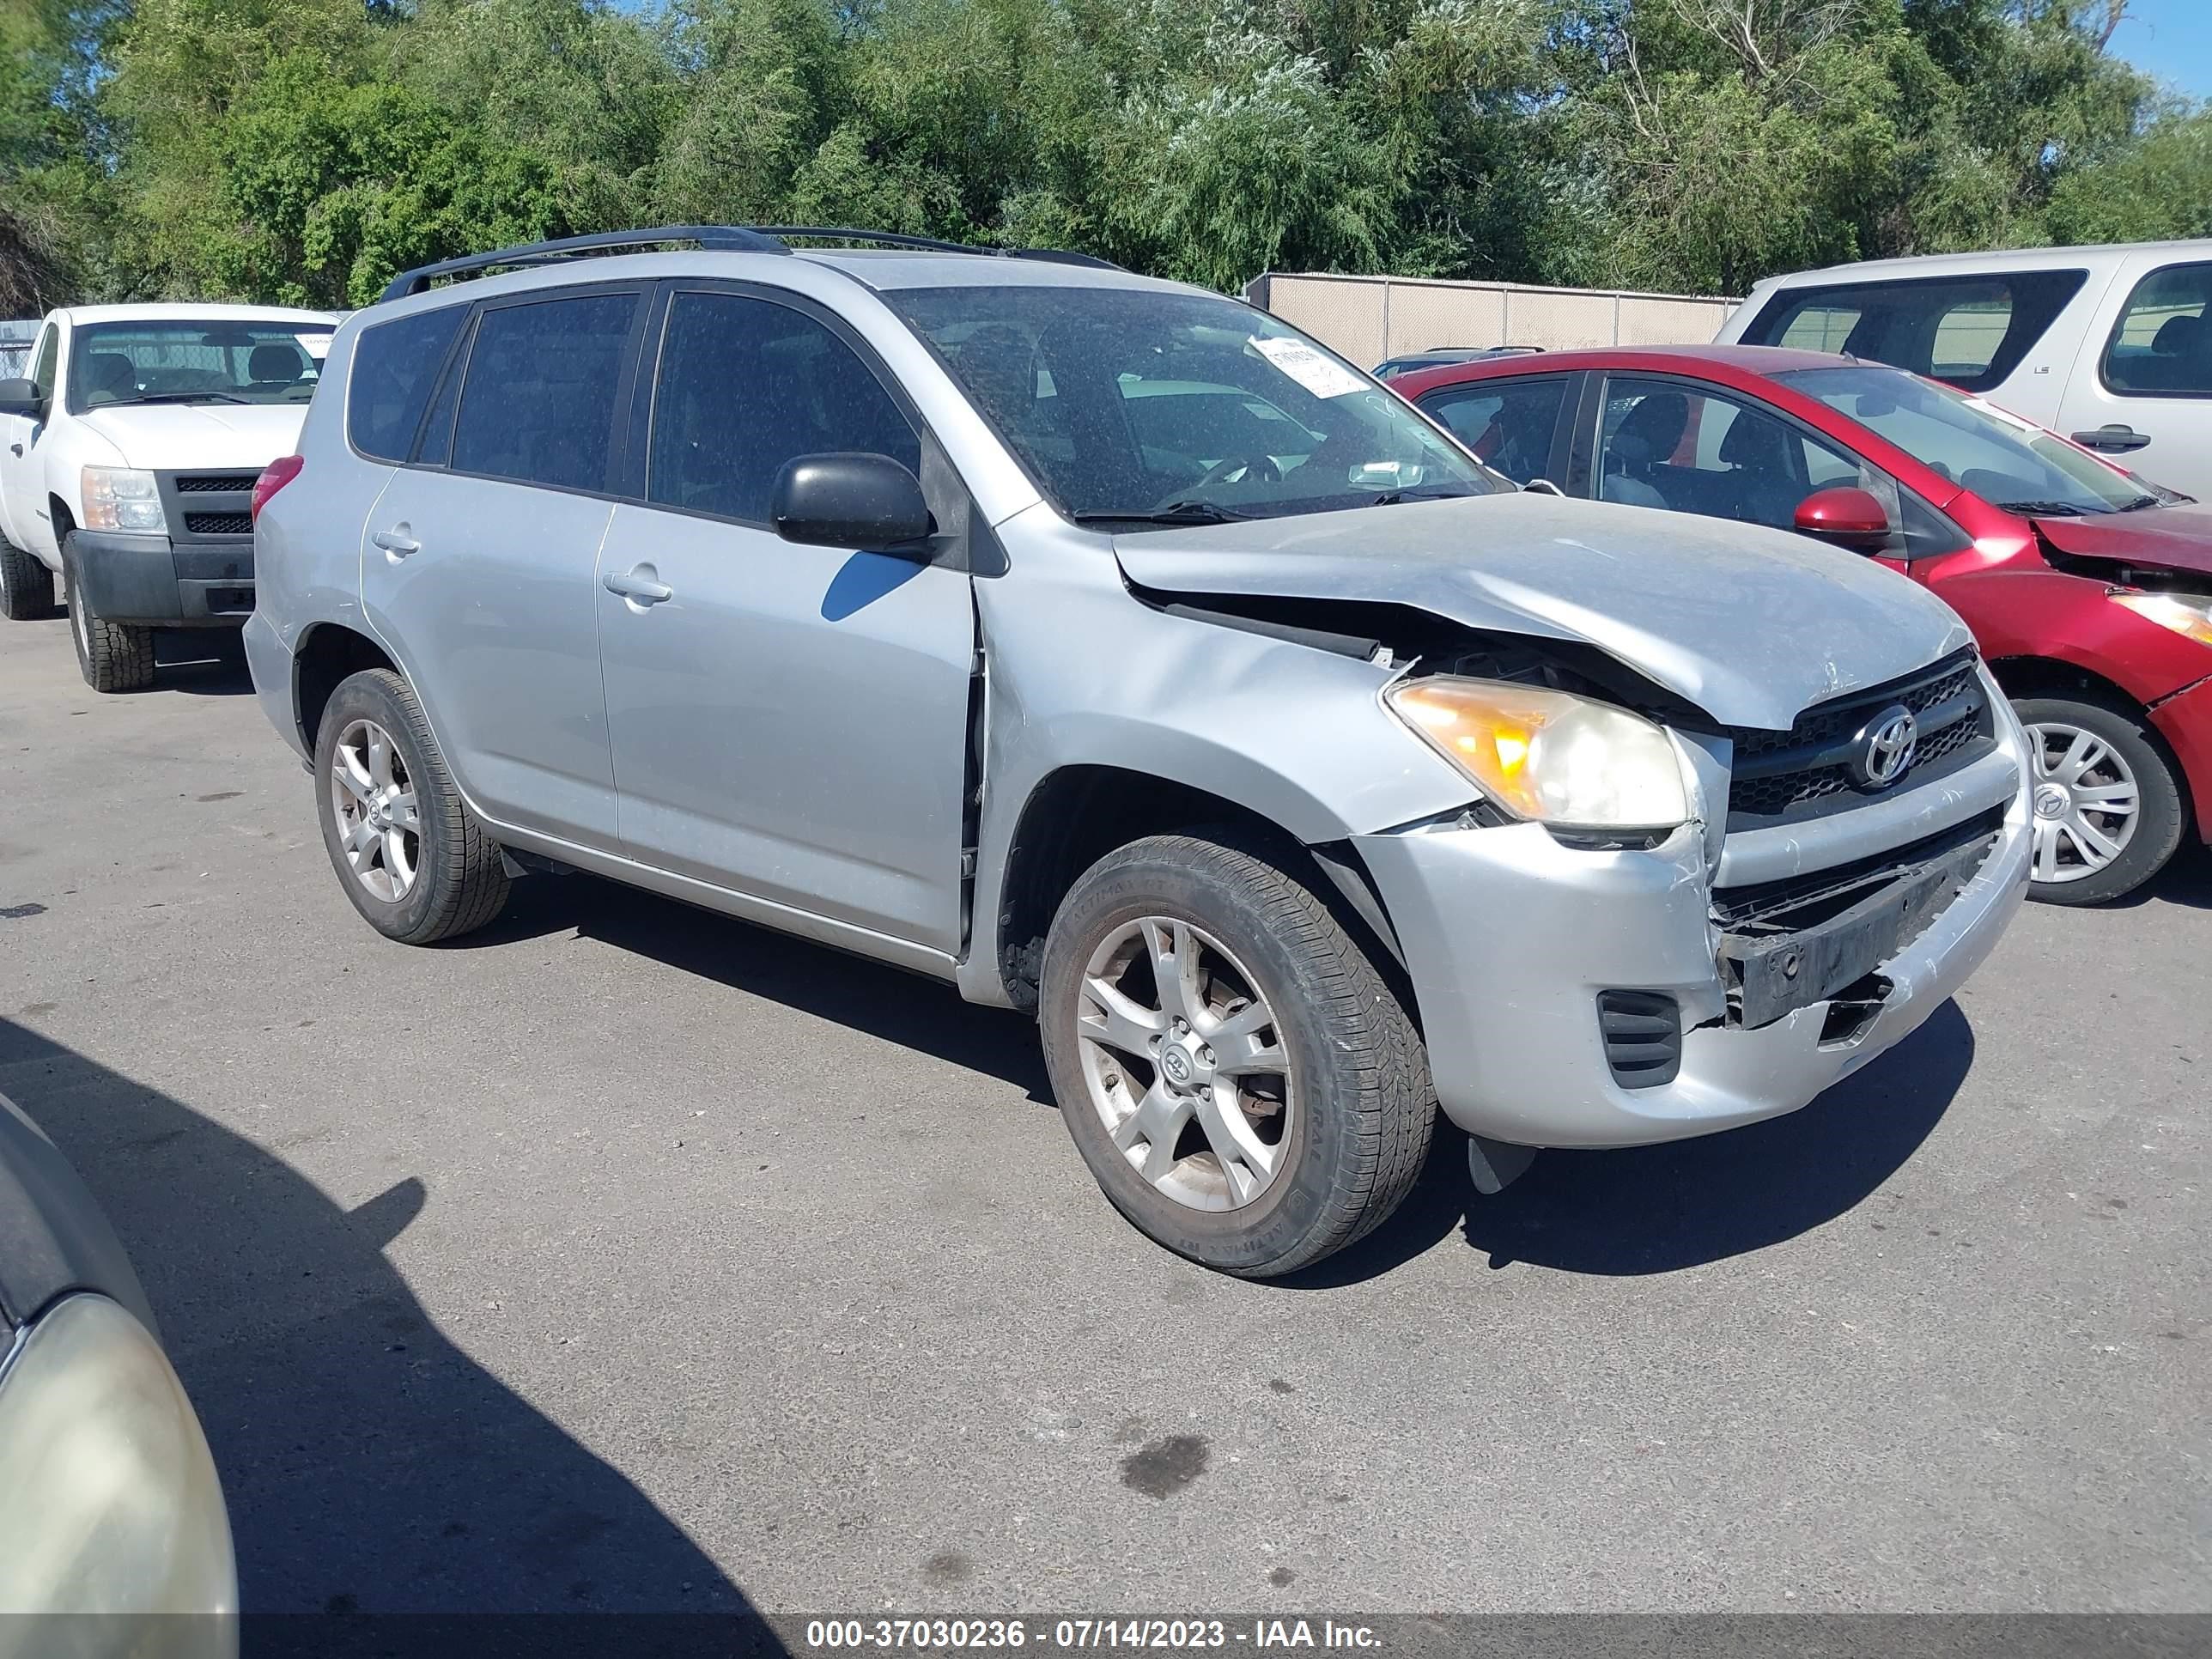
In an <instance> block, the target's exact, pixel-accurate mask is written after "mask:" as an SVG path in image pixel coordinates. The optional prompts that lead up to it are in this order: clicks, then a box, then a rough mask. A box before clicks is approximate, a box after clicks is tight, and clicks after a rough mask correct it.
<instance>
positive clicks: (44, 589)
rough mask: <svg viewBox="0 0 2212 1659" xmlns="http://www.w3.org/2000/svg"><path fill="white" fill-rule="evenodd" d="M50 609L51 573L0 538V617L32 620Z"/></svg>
mask: <svg viewBox="0 0 2212 1659" xmlns="http://www.w3.org/2000/svg"><path fill="white" fill-rule="evenodd" d="M53 611H54V573H53V572H52V571H51V570H49V569H47V568H46V566H44V565H43V564H40V562H39V561H38V560H37V559H36V558H35V557H34V556H32V555H31V554H28V553H26V552H25V551H24V550H22V549H21V548H20V547H17V546H16V545H15V544H14V543H12V542H10V541H8V540H7V539H6V538H0V617H6V618H7V619H8V620H9V622H36V621H38V620H39V619H40V617H51V616H52V615H53Z"/></svg>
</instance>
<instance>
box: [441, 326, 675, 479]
mask: <svg viewBox="0 0 2212 1659" xmlns="http://www.w3.org/2000/svg"><path fill="white" fill-rule="evenodd" d="M638 304H639V296H638V295H635V294H580V295H573V296H571V297H568V298H565V299H559V300H536V301H527V302H525V303H523V304H520V305H503V306H498V307H493V308H491V309H489V310H487V311H485V312H484V313H483V315H482V316H481V318H479V319H478V320H477V333H476V340H475V343H474V344H473V345H472V346H471V348H470V351H469V366H468V376H467V379H466V380H465V382H464V383H463V385H462V387H461V406H460V410H459V414H458V415H457V416H455V418H454V422H453V458H452V465H453V471H456V472H476V473H481V474H483V475H484V476H486V477H494V478H512V479H514V480H515V481H517V482H518V483H534V484H544V485H548V486H550V487H551V488H554V489H586V490H601V489H606V488H607V482H608V481H607V462H608V458H609V456H610V454H611V451H612V449H613V434H614V412H615V393H616V391H617V385H618V383H619V381H620V380H621V379H622V373H623V365H624V363H625V362H626V361H627V358H628V355H629V337H630V329H631V325H633V324H634V323H635V321H636V319H637V311H638Z"/></svg>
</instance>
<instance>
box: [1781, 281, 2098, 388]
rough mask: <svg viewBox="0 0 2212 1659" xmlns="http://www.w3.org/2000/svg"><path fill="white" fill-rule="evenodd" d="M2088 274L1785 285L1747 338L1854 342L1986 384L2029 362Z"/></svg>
mask: <svg viewBox="0 0 2212 1659" xmlns="http://www.w3.org/2000/svg"><path fill="white" fill-rule="evenodd" d="M2088 276H2089V273H2088V272H2087V271H2086V270H2016V271H2005V272H2000V273H1996V274H1992V275H1990V276H1934V277H1907V278H1899V279H1897V280H1895V281H1891V282H1874V283H1866V282H1862V283H1836V284H1832V285H1827V286H1822V287H1817V288H1786V289H1783V290H1782V291H1781V292H1780V293H1778V294H1777V295H1775V296H1774V297H1773V298H1772V299H1771V300H1769V301H1767V302H1766V304H1765V306H1764V307H1761V309H1760V311H1759V315H1758V316H1756V317H1754V318H1753V319H1752V320H1751V323H1750V325H1749V326H1747V328H1746V329H1745V330H1744V331H1743V341H1744V343H1745V344H1747V345H1781V346H1796V347H1800V348H1802V349H1807V350H1813V351H1838V352H1848V353H1849V354H1850V356H1854V357H1865V358H1869V359H1871V360H1872V361H1873V362H1878V363H1888V364H1890V365H1892V366H1893V367H1894V368H1907V369H1911V371H1912V372H1913V373H1914V374H1926V375H1929V376H1931V377H1932V378H1934V379H1936V380H1948V381H1949V382H1950V383H1951V384H1952V385H1953V386H1959V387H1960V388H1962V389H1964V390H1966V391H1968V392H1986V391H1988V390H1989V389H1990V387H1992V386H1996V385H1999V384H2000V383H2001V382H2002V381H2003V380H2004V379H2005V377H2006V376H2007V375H2008V374H2011V373H2012V372H2013V370H2014V369H2015V368H2019V367H2020V363H2021V359H2022V358H2024V357H2026V356H2027V353H2028V350H2029V349H2030V348H2031V347H2032V346H2033V345H2034V344H2035V343H2036V342H2037V341H2038V340H2039V339H2041V338H2042V337H2043V334H2044V331H2045V330H2046V329H2048V328H2049V327H2050V326H2051V322H2052V320H2053V319H2056V318H2057V315H2058V313H2060V312H2061V311H2063V310H2064V309H2065V308H2066V302H2067V301H2069V300H2071V299H2072V298H2073V297H2074V296H2075V295H2076V294H2078V293H2079V292H2081V285H2082V283H2085V282H2087V280H2088Z"/></svg>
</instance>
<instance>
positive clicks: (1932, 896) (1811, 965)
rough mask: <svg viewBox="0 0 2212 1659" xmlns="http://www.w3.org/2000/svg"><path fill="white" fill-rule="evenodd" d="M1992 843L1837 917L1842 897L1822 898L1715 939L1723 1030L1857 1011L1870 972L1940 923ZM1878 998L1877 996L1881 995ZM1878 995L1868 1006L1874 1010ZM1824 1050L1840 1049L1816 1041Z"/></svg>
mask: <svg viewBox="0 0 2212 1659" xmlns="http://www.w3.org/2000/svg"><path fill="white" fill-rule="evenodd" d="M1996 841H1997V837H1996V833H1995V832H1994V831H1992V832H1990V833H1986V834H1983V835H1978V836H1975V837H1974V838H1973V839H1972V840H1971V841H1967V842H1963V843H1960V844H1959V845H1956V846H1954V847H1950V848H1945V849H1943V850H1942V851H1941V852H1938V853H1936V854H1932V855H1930V856H1929V857H1927V858H1924V859H1923V860H1919V861H1918V862H1917V863H1914V864H1911V865H1908V866H1905V867H1903V868H1900V869H1898V870H1896V871H1894V872H1890V873H1889V875H1888V877H1887V879H1885V880H1881V881H1880V882H1878V883H1876V884H1874V885H1873V886H1872V887H1871V888H1870V889H1869V890H1867V891H1865V892H1864V893H1863V895H1860V896H1856V897H1853V898H1852V899H1851V902H1849V903H1846V904H1844V905H1842V907H1841V908H1835V906H1836V904H1837V901H1838V900H1839V899H1840V898H1843V897H1844V896H1845V895H1843V894H1833V893H1831V894H1825V895H1822V896H1821V897H1820V900H1818V901H1814V902H1808V904H1806V905H1804V906H1802V907H1799V908H1784V909H1779V910H1775V911H1770V912H1767V913H1766V914H1765V915H1762V916H1760V917H1759V919H1758V920H1756V921H1751V920H1746V921H1741V922H1739V923H1738V924H1737V927H1736V928H1735V930H1734V931H1730V932H1727V933H1723V934H1722V935H1721V941H1720V950H1719V952H1718V955H1719V959H1720V967H1721V974H1722V977H1723V980H1724V981H1726V982H1727V986H1728V998H1729V1024H1731V1025H1736V1026H1741V1027H1743V1028H1745V1029H1747V1030H1757V1029H1758V1028H1759V1026H1762V1025H1771V1024H1773V1023H1774V1022H1775V1021H1776V1020H1778V1019H1780V1018H1783V1017H1784V1015H1785V1014H1789V1013H1791V1012H1794V1011H1796V1010H1797V1009H1799V1008H1806V1007H1810V1006H1812V1005H1813V1004H1814V1003H1816V1002H1827V1001H1830V1000H1838V999H1840V1000H1846V1001H1858V1002H1861V1003H1863V1002H1865V1000H1866V998H1865V997H1864V996H1863V995H1861V994H1860V985H1861V981H1869V980H1871V979H1875V978H1878V977H1879V975H1875V972H1874V970H1875V969H1876V968H1878V967H1880V966H1881V964H1882V963H1886V962H1887V961H1888V960H1889V959H1890V958H1891V957H1894V956H1895V955H1896V954H1897V953H1898V952H1899V951H1901V950H1903V949H1904V948H1905V946H1906V945H1910V944H1911V942H1912V941H1913V940H1914V939H1917V938H1918V937H1919V936H1920V934H1921V933H1922V932H1923V930H1924V929H1925V928H1926V927H1927V926H1928V924H1929V923H1930V922H1931V921H1935V919H1936V917H1937V916H1938V915H1941V914H1942V912H1943V910H1944V909H1945V908H1946V907H1948V905H1949V904H1950V902H1951V901H1952V900H1953V899H1954V898H1956V897H1957V896H1959V894H1960V892H1961V891H1963V890H1965V888H1966V883H1967V882H1968V881H1970V880H1971V879H1972V878H1973V874H1974V872H1976V871H1977V870H1978V869H1980V868H1981V866H1982V863H1983V860H1985V859H1987V858H1988V857H1989V855H1990V850H1991V849H1992V848H1994V847H1995V846H1996ZM1815 917H1817V920H1816V919H1814V918H1815ZM1793 922H1799V923H1802V925H1799V926H1794V927H1793V926H1792V925H1791V924H1792V923H1793ZM1886 994H1887V990H1886V989H1885V990H1883V991H1882V992H1881V994H1880V995H1886ZM1880 995H1876V996H1875V998H1874V1002H1875V1006H1879V1002H1880ZM1862 1023H1863V1021H1862ZM1823 1040H1824V1041H1832V1040H1840V1039H1838V1038H1831V1037H1829V1036H1828V1035H1827V1034H1826V1032H1825V1031H1824V1033H1823Z"/></svg>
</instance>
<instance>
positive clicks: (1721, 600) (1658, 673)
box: [1114, 492, 1972, 731]
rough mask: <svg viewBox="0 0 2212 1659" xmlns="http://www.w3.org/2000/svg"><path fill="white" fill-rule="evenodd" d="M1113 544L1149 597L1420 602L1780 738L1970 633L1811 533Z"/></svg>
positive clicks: (1680, 522)
mask: <svg viewBox="0 0 2212 1659" xmlns="http://www.w3.org/2000/svg"><path fill="white" fill-rule="evenodd" d="M1114 549H1115V555H1116V556H1118V557H1119V558H1120V560H1121V568H1122V570H1123V571H1124V572H1125V573H1126V574H1127V576H1128V578H1129V580H1131V581H1133V582H1134V583H1136V584H1137V585H1138V586H1140V587H1146V588H1150V589H1153V590H1156V591H1159V592H1173V593H1181V594H1207V593H1212V594H1221V595H1249V596H1255V597H1256V596H1272V597H1275V598H1279V599H1324V600H1325V599H1344V600H1364V601H1368V602H1370V603H1382V604H1392V605H1413V606H1417V607H1419V609H1421V610H1423V611H1429V612H1431V613H1432V614H1434V615H1436V616H1438V617H1446V618H1448V619H1449V620H1450V621H1453V622H1456V623H1462V624H1464V625H1465V626H1467V627H1469V628H1478V629H1490V630H1493V631H1496V632H1499V633H1506V634H1518V635H1525V636H1528V637H1530V638H1535V639H1554V640H1573V641H1583V642H1585V643H1587V644H1589V645H1594V646H1595V647H1598V648H1599V649H1600V650H1601V651H1604V652H1606V653H1607V654H1609V655H1611V656H1613V657H1616V658H1618V659H1620V661H1621V662H1623V663H1625V664H1626V665H1628V666H1629V667H1630V668H1632V669H1633V670H1635V671H1637V672H1638V673H1640V674H1642V675H1643V676H1644V678H1646V679H1649V680H1651V681H1653V682H1655V683H1656V684H1659V685H1661V686H1663V687H1665V688H1666V689H1667V690H1670V691H1673V692H1675V693H1677V694H1678V695H1680V696H1683V697H1686V698H1687V699H1688V700H1689V701H1690V702H1692V703H1694V704H1696V705H1697V706H1698V707H1699V708H1702V709H1704V710H1705V712H1706V713H1707V714H1711V716H1712V717H1713V718H1714V719H1715V720H1719V721H1721V722H1723V724H1725V725H1729V726H1760V727H1765V728H1768V729H1771V730H1776V731H1780V730H1784V729H1787V728H1788V726H1790V724H1791V722H1792V721H1794V720H1796V717H1797V715H1798V714H1799V713H1800V712H1801V711H1802V710H1803V709H1804V708H1806V707H1807V706H1808V704H1811V703H1814V702H1820V700H1822V699H1823V698H1826V697H1832V696H1837V695H1838V694H1839V693H1842V692H1846V691H1851V690H1857V689H1858V688H1859V687H1862V686H1867V685H1875V684H1881V682H1882V681H1885V680H1891V679H1895V678H1898V677H1899V676H1900V675H1904V674H1909V673H1911V671H1913V670H1914V669H1916V668H1921V667H1924V666H1925V665H1927V664H1929V663H1930V662H1933V661H1934V660H1935V659H1937V658H1938V657H1942V656H1943V655H1946V654H1947V653H1950V652H1952V651H1955V650H1957V649H1958V648H1959V647H1961V646H1964V645H1966V644H1967V643H1968V642H1969V641H1971V639H1972V635H1970V634H1968V632H1967V631H1966V624H1965V623H1962V622H1960V620H1959V618H1958V617H1957V615H1956V614H1955V613H1954V611H1952V610H1951V608H1950V607H1949V606H1948V605H1945V604H1944V603H1943V602H1942V600H1941V599H1936V597H1935V596H1934V595H1933V594H1931V593H1929V592H1928V591H1927V590H1926V589H1924V588H1923V587H1921V586H1918V585H1917V583H1915V582H1913V581H1911V580H1910V579H1908V578H1906V577H1905V576H1901V575H1899V574H1897V573H1896V572H1895V571H1893V570H1889V569H1886V568H1883V567H1882V566H1881V565H1879V564H1876V563H1875V562H1874V561H1873V560H1871V559H1866V558H1862V557H1860V556H1858V555H1857V554H1853V553H1846V552H1844V551H1842V550H1838V549H1835V548H1830V547H1827V546H1825V545H1823V544H1820V543H1818V542H1815V541H1813V540H1810V539H1809V538H1806V537H1802V536H1796V535H1790V534H1789V533H1787V532H1783V531H1778V530H1768V529H1765V528H1762V527H1760V526H1757V525H1742V524H1735V523H1732V522H1730V521H1729V520H1724V519H1704V518H1696V517H1692V516H1691V515H1690V514H1687V513H1665V512H1660V511H1657V510H1656V509H1653V508H1650V507H1617V506H1612V505H1608V504H1606V503H1603V502H1598V501H1565V500H1562V499H1561V498H1560V497H1559V496H1556V495H1541V494H1534V493H1527V492H1523V493H1521V494H1516V495H1486V496H1474V497H1467V498H1462V499H1458V500H1451V501H1408V502H1405V503H1403V504H1401V505H1400V506H1396V507H1361V508H1357V509H1354V510H1352V511H1350V512H1343V513H1313V514H1309V515H1307V516H1304V517H1301V518H1290V519H1258V520H1252V521H1251V522H1249V523H1239V524H1225V525H1205V526H1193V527H1190V528H1188V529H1185V528H1181V527H1177V528H1176V529H1171V530H1149V531H1141V532H1123V533H1121V534H1120V535H1117V536H1116V537H1115V538H1114Z"/></svg>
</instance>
